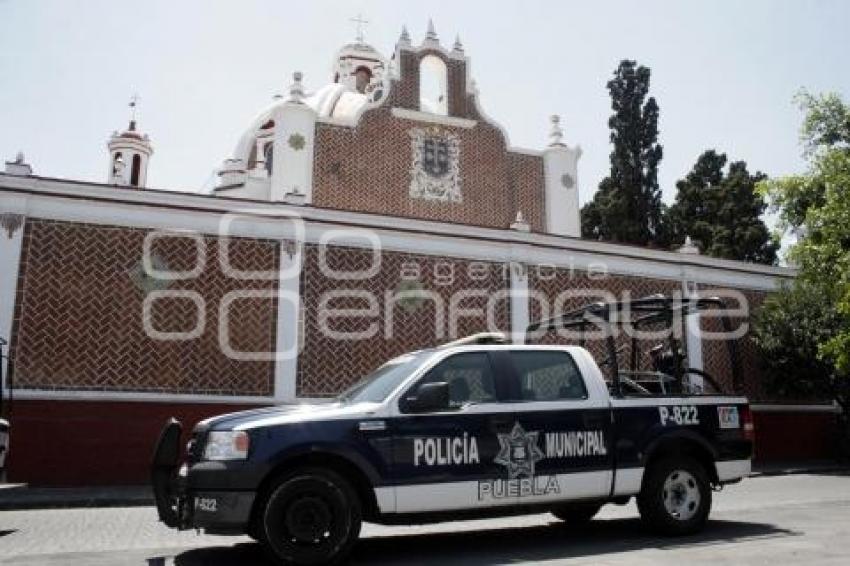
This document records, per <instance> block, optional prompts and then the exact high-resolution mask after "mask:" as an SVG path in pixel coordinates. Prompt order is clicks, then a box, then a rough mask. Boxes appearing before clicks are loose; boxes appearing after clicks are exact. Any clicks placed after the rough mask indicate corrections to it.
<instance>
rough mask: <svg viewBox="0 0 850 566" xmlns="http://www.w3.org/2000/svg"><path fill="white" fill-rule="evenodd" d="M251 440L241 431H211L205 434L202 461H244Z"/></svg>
mask: <svg viewBox="0 0 850 566" xmlns="http://www.w3.org/2000/svg"><path fill="white" fill-rule="evenodd" d="M250 444H251V439H250V437H249V436H248V433H247V432H244V431H241V430H213V431H210V433H209V434H207V442H206V445H205V446H204V460H244V459H245V458H247V457H248V447H249V446H250Z"/></svg>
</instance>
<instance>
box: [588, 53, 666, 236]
mask: <svg viewBox="0 0 850 566" xmlns="http://www.w3.org/2000/svg"><path fill="white" fill-rule="evenodd" d="M649 78H650V70H649V69H648V68H646V67H644V66H643V65H640V66H638V64H637V63H636V62H635V61H628V60H624V61H621V62H620V65H619V67H618V68H617V70H616V71H615V72H614V78H613V79H611V80H610V81H608V85H607V86H608V91H609V92H610V94H611V108H612V110H613V111H614V113H613V114H612V116H611V118H610V119H609V120H608V127H609V128H611V143H612V144H614V149H613V151H612V152H611V173H610V175H609V176H608V177H606V178H605V179H603V180H602V182H601V183H600V184H599V190H598V191H597V192H596V194H595V195H594V197H593V200H592V201H591V202H589V203H587V204H586V205H585V206H584V208H583V209H582V235H583V236H584V237H585V238H592V239H594V240H608V241H613V242H623V243H629V244H639V245H653V244H654V245H658V244H659V242H661V241H662V240H664V226H663V224H662V220H663V214H664V209H663V205H662V203H661V190H660V189H659V188H658V163H659V162H660V161H661V157H662V149H661V146H660V145H659V144H658V113H659V109H658V104H657V103H656V101H655V98H654V97H651V96H650V97H649V98H647V95H648V93H649Z"/></svg>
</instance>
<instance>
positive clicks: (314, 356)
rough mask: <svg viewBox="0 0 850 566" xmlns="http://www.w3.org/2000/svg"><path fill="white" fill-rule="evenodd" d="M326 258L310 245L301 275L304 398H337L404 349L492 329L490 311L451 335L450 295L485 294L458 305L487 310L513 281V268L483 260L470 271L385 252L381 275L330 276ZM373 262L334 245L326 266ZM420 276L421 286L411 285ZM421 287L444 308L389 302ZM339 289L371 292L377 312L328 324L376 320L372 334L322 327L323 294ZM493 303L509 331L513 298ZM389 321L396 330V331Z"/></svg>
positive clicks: (354, 304)
mask: <svg viewBox="0 0 850 566" xmlns="http://www.w3.org/2000/svg"><path fill="white" fill-rule="evenodd" d="M319 262H320V252H319V248H318V247H317V246H307V247H306V249H305V266H304V273H303V276H302V279H301V293H302V299H303V306H304V311H303V312H304V314H303V316H304V324H303V339H304V344H303V346H304V349H303V352H302V354H301V356H300V357H299V360H298V387H297V391H298V395H299V396H307V397H313V396H330V395H335V394H337V393H339V392H340V391H342V390H343V389H345V388H346V387H348V386H349V385H351V384H353V383H355V382H356V381H357V380H359V379H360V378H361V377H363V376H365V375H366V374H367V373H368V372H370V371H371V370H373V369H375V368H376V367H378V366H379V365H381V364H383V363H384V362H386V361H387V360H389V359H391V358H393V357H395V356H398V355H400V354H403V353H405V352H408V351H411V350H416V349H421V348H427V347H431V346H434V345H436V344H439V343H443V342H446V341H448V340H450V339H453V338H456V337H462V336H467V335H469V334H473V333H475V332H481V331H484V330H487V320H486V314H483V315H482V316H464V317H458V318H457V319H456V325H455V326H456V328H455V332H454V335H451V328H450V326H451V320H450V317H448V315H447V314H446V312H447V311H448V305H449V303H450V300H451V298H452V297H453V296H455V295H456V294H457V292H458V291H460V290H465V289H469V290H472V291H478V292H482V294H483V296H477V297H476V296H469V297H467V298H465V299H463V300H462V302H461V303H459V305H460V307H462V308H470V309H475V308H481V309H483V308H484V306H485V305H486V304H487V301H488V298H489V297H490V296H492V295H494V294H495V293H498V292H499V291H505V290H507V289H508V287H509V284H510V276H509V273H508V272H507V271H506V270H505V268H504V265H503V264H499V263H489V262H477V263H476V265H475V266H473V270H472V271H470V267H469V266H470V262H468V261H459V260H453V259H451V258H435V257H431V256H421V255H415V254H404V253H396V252H384V253H383V254H382V255H381V259H380V268H379V269H378V271H377V273H376V274H375V275H374V276H371V277H368V278H366V279H363V280H349V281H345V280H337V279H334V278H332V277H329V276H327V275H326V274H323V273H322V271H321V270H320V268H319ZM372 264H373V263H372V255H371V252H367V251H363V250H357V249H348V248H339V247H334V248H328V252H327V259H326V265H327V266H329V267H330V268H332V269H334V270H337V271H354V270H367V269H369V266H370V265H372ZM411 266H418V269H419V277H417V278H411V279H410V280H407V279H405V278H404V277H403V275H404V274H410V273H411ZM413 280H415V281H417V283H411V282H410V281H413ZM417 289H421V290H423V291H429V292H434V293H435V294H436V295H437V296H439V297H440V300H441V301H442V303H443V304H442V306H438V305H437V304H436V302H435V301H434V300H431V299H422V300H421V301H411V302H401V303H398V302H390V301H387V300H386V299H385V297H386V295H385V293H386V292H387V291H390V292H391V293H392V292H396V291H401V290H413V291H415V290H417ZM333 290H344V291H349V292H350V291H355V292H365V293H368V294H369V295H370V296H373V297H375V298H376V301H377V310H376V311H375V316H369V317H361V318H359V319H356V318H354V317H345V318H334V319H329V320H328V322H327V328H328V329H330V330H331V331H334V332H339V333H342V332H346V333H353V332H368V331H369V330H370V326H372V325H376V326H375V327H374V328H376V330H375V332H374V333H373V334H372V335H371V336H370V337H366V338H362V339H356V340H355V339H344V338H334V337H332V336H329V334H328V333H327V332H326V331H324V330H322V326H321V320H320V319H319V316H320V315H319V313H320V308H319V305H320V304H321V301H322V297H323V296H324V297H327V296H328V295H327V293H328V292H329V291H333ZM493 304H494V305H496V307H497V308H495V310H494V312H495V323H496V327H497V328H495V329H494V330H509V329H510V328H509V327H510V322H509V321H510V309H509V305H508V301H499V302H495V301H494V303H493ZM327 305H328V306H329V307H331V308H334V309H344V308H347V309H365V308H368V307H369V303H368V299H364V298H354V297H351V296H350V297H340V298H337V299H334V300H333V301H330V302H328V303H327ZM438 308H439V309H440V311H441V312H442V313H443V317H444V324H443V325H442V326H441V327H438V325H437V322H436V321H437V319H438V318H439V317H438V314H437V311H438ZM388 317H391V319H392V323H391V325H390V323H388V322H387V320H388ZM388 326H389V328H390V329H391V330H390V333H389V334H387V327H388ZM440 328H442V330H440Z"/></svg>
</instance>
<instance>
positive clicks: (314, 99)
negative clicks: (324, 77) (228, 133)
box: [233, 83, 370, 163]
mask: <svg viewBox="0 0 850 566" xmlns="http://www.w3.org/2000/svg"><path fill="white" fill-rule="evenodd" d="M290 100H291V97H290V96H285V97H280V98H277V99H275V100H274V101H272V102H271V103H270V104H269V105H268V106H266V107H265V108H263V109H262V110H261V111H260V112H259V113H258V114H257V116H256V117H255V118H254V119H253V120H252V121H251V123H250V124H249V126H248V128H246V129H245V132H244V133H243V134H242V136H241V137H240V138H239V143H237V144H236V148H235V149H234V150H233V157H234V158H235V159H241V160H243V162H245V163H247V162H248V157H249V156H250V154H251V150H252V149H253V147H254V143H255V141H256V139H257V134H258V133H259V131H260V129H261V128H262V127H263V126H264V125H265V124H267V123H268V121H269V120H271V119H272V116H274V111H275V109H276V108H278V107H280V106H282V105H283V104H286V103H287V102H289V101H290ZM369 101H370V98H369V96H368V95H366V94H361V93H359V92H352V91H350V90H348V89H347V88H346V87H345V86H344V85H342V84H338V83H332V84H329V85H326V86H323V87H322V88H320V89H319V90H317V91H315V92H312V93H308V94H307V95H306V96H305V97H304V99H303V101H302V102H303V103H304V104H306V105H307V106H309V107H310V108H312V109H313V110H314V111H315V112H316V114H318V115H319V117H320V118H336V119H341V120H346V119H349V120H351V119H354V118H355V117H356V116H357V114H358V113H359V112H360V110H361V108H363V106H365V105H366V104H368V103H369Z"/></svg>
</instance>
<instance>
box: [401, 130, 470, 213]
mask: <svg viewBox="0 0 850 566" xmlns="http://www.w3.org/2000/svg"><path fill="white" fill-rule="evenodd" d="M410 139H411V144H412V149H413V164H412V166H411V171H410V196H411V197H412V198H421V199H426V200H436V201H442V202H463V197H462V196H461V192H460V167H459V156H460V140H459V139H458V137H457V136H456V135H455V134H453V133H451V132H447V131H443V130H441V129H439V128H413V129H412V130H410Z"/></svg>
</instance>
